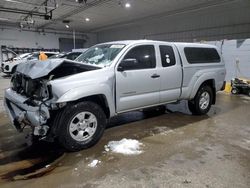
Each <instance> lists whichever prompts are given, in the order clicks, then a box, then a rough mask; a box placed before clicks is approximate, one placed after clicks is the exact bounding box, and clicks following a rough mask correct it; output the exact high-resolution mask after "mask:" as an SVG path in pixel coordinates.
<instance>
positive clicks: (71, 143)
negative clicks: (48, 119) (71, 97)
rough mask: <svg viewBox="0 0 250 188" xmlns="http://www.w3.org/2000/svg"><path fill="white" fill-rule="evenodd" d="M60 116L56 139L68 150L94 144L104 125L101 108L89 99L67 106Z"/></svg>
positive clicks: (103, 115)
mask: <svg viewBox="0 0 250 188" xmlns="http://www.w3.org/2000/svg"><path fill="white" fill-rule="evenodd" d="M61 117H62V118H61V120H60V122H59V125H57V127H58V129H59V130H58V134H59V135H58V140H59V143H60V144H61V145H62V146H63V147H64V148H66V149H67V150H69V151H80V150H82V149H86V148H89V147H91V146H93V145H95V144H96V143H97V142H98V141H99V140H100V138H101V136H102V135H103V132H104V130H105V127H106V116H105V113H104V112H103V110H102V108H101V107H100V106H99V105H97V104H96V103H93V102H89V101H86V102H85V101H84V102H80V103H78V104H74V105H69V106H67V107H66V108H65V110H64V111H63V112H62V114H61ZM57 123H58V122H57Z"/></svg>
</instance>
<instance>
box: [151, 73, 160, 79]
mask: <svg viewBox="0 0 250 188" xmlns="http://www.w3.org/2000/svg"><path fill="white" fill-rule="evenodd" d="M159 77H160V75H159V74H153V75H152V76H151V78H159Z"/></svg>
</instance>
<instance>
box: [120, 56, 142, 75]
mask: <svg viewBox="0 0 250 188" xmlns="http://www.w3.org/2000/svg"><path fill="white" fill-rule="evenodd" d="M137 65H138V61H137V60H136V59H124V60H122V62H121V63H120V64H119V66H118V68H117V71H119V72H123V71H125V70H133V69H136V67H137Z"/></svg>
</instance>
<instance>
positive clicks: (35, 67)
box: [16, 59, 65, 79]
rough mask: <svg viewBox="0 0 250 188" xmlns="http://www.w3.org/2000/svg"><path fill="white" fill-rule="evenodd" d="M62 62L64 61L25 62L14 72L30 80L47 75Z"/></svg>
mask: <svg viewBox="0 0 250 188" xmlns="http://www.w3.org/2000/svg"><path fill="white" fill-rule="evenodd" d="M64 61H65V60H64V59H53V60H46V61H39V60H35V61H27V62H25V63H21V64H19V65H18V66H17V69H16V71H17V72H19V73H22V74H24V75H26V76H28V77H30V78H31V79H36V78H40V77H43V76H46V75H48V74H49V73H50V72H51V71H52V70H53V69H55V68H56V67H58V66H59V65H61V64H62V63H63V62H64Z"/></svg>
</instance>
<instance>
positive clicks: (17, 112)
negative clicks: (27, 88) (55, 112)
mask: <svg viewBox="0 0 250 188" xmlns="http://www.w3.org/2000/svg"><path fill="white" fill-rule="evenodd" d="M27 102H28V98H26V97H24V96H21V95H20V94H18V93H16V92H15V91H13V90H12V89H11V88H9V89H6V90H5V98H4V106H5V109H6V112H7V114H8V115H9V117H10V119H11V121H12V124H13V125H14V127H15V128H16V129H17V130H19V131H20V130H21V128H22V125H31V126H34V127H39V126H42V125H45V124H46V122H47V120H48V119H49V118H50V114H49V109H48V107H46V106H45V105H44V104H39V105H37V106H31V105H29V104H27Z"/></svg>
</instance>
